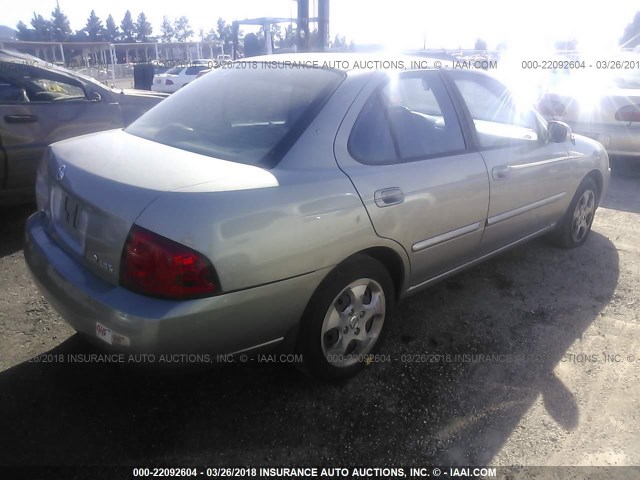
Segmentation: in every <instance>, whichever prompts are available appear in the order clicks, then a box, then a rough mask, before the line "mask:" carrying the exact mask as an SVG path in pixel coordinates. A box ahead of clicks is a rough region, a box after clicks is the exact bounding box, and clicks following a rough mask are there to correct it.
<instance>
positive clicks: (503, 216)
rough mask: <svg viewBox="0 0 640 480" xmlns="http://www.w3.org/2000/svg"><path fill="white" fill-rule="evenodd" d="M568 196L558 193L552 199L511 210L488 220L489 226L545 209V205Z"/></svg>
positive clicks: (548, 198)
mask: <svg viewBox="0 0 640 480" xmlns="http://www.w3.org/2000/svg"><path fill="white" fill-rule="evenodd" d="M566 194H567V192H562V193H558V194H556V195H553V196H551V197H547V198H543V199H542V200H538V201H537V202H533V203H530V204H529V205H525V206H524V207H520V208H516V209H514V210H509V211H508V212H504V213H500V214H499V215H494V216H493V217H489V218H487V225H495V224H496V223H499V222H502V221H503V220H508V219H509V218H512V217H515V216H516V215H520V214H522V213H526V212H528V211H530V210H535V209H536V208H540V207H544V206H545V205H549V204H550V203H553V202H555V201H557V200H560V199H561V198H562V197H564V196H565V195H566Z"/></svg>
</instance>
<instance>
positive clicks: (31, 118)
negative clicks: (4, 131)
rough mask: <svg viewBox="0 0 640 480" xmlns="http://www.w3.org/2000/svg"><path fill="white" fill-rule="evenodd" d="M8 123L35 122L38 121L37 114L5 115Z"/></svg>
mask: <svg viewBox="0 0 640 480" xmlns="http://www.w3.org/2000/svg"><path fill="white" fill-rule="evenodd" d="M4 119H5V121H6V122H7V123H33V122H37V121H38V116H37V115H5V116H4Z"/></svg>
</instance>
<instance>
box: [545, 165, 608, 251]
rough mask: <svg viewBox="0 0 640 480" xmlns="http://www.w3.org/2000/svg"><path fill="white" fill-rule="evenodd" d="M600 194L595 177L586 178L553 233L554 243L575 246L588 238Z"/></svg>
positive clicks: (565, 246)
mask: <svg viewBox="0 0 640 480" xmlns="http://www.w3.org/2000/svg"><path fill="white" fill-rule="evenodd" d="M598 195H599V192H598V187H597V185H596V183H595V182H594V181H593V179H591V178H589V177H587V178H585V179H584V180H583V181H582V183H581V184H580V186H579V187H578V190H577V191H576V194H575V195H574V197H573V200H572V201H571V204H570V205H569V208H568V210H567V212H566V213H565V214H564V216H563V217H562V219H561V220H560V221H559V222H558V226H557V227H556V230H555V231H554V232H553V234H552V235H551V240H552V241H553V243H555V244H556V245H558V246H560V247H562V248H575V247H578V246H580V245H582V244H583V243H584V242H585V241H586V240H587V237H588V235H589V232H590V231H591V225H592V224H593V217H594V216H595V213H596V209H597V208H598Z"/></svg>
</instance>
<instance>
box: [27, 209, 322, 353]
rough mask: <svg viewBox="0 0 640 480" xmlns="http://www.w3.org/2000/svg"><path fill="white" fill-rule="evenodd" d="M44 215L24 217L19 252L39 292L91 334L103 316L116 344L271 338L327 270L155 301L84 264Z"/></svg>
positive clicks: (253, 343)
mask: <svg viewBox="0 0 640 480" xmlns="http://www.w3.org/2000/svg"><path fill="white" fill-rule="evenodd" d="M41 215H42V214H41V212H38V213H35V214H34V215H32V216H31V217H30V218H29V219H28V220H27V224H26V236H27V242H26V245H25V250H24V253H25V259H26V262H27V265H28V267H29V269H30V270H31V274H32V276H33V278H34V280H35V282H36V284H37V286H38V289H39V290H40V292H41V293H42V294H43V295H44V296H45V298H46V299H47V300H48V301H49V303H51V305H52V306H53V307H54V308H55V309H56V310H57V311H58V312H59V313H60V315H61V316H62V317H63V318H64V319H65V320H66V321H67V322H68V323H69V324H70V325H71V326H72V327H73V328H74V329H75V330H76V331H78V332H81V333H84V334H86V335H88V336H91V337H96V324H97V322H100V323H101V324H102V325H104V326H105V327H107V328H109V329H111V330H112V331H113V332H114V336H115V337H117V338H120V337H123V338H126V339H127V341H126V343H128V345H126V343H125V344H124V345H122V344H121V345H119V346H120V347H122V346H124V348H129V349H131V350H136V351H140V350H142V351H173V352H191V351H207V352H212V353H232V352H237V351H241V350H250V349H252V348H256V347H259V346H262V345H264V344H266V343H273V344H276V343H278V342H279V341H281V340H283V339H284V337H285V336H286V335H287V334H288V333H289V332H291V331H292V330H293V329H294V327H296V326H297V324H298V322H299V319H300V318H301V316H302V314H303V312H304V309H305V307H306V305H307V303H308V301H309V299H310V298H311V295H312V294H313V292H314V291H315V289H316V287H317V285H318V284H319V283H320V281H321V280H322V279H323V278H324V276H325V275H326V274H327V273H328V270H329V269H323V270H318V271H315V272H312V273H309V274H306V275H301V276H299V277H295V278H292V279H288V280H282V281H278V282H274V283H271V284H268V285H263V286H260V287H255V288H250V289H247V290H242V291H238V292H233V293H228V294H223V295H220V296H217V297H211V298H205V299H198V300H189V301H173V300H161V299H154V298H149V297H145V296H142V295H138V294H136V293H133V292H131V291H129V290H127V289H124V288H121V287H118V286H113V285H111V284H109V283H107V282H105V281H104V280H102V279H100V278H99V277H97V276H95V275H94V274H93V273H91V272H89V271H88V270H86V269H85V268H84V267H82V265H80V264H79V263H78V262H76V261H75V260H74V259H73V258H72V257H70V256H69V255H68V254H67V253H66V252H64V251H63V250H62V249H61V248H60V247H58V245H57V244H55V243H54V242H53V240H52V239H51V238H50V237H49V235H48V234H47V232H46V231H45V230H44V228H43V223H42V220H41ZM105 345H106V344H105ZM116 346H117V345H116Z"/></svg>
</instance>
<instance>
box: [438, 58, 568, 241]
mask: <svg viewBox="0 0 640 480" xmlns="http://www.w3.org/2000/svg"><path fill="white" fill-rule="evenodd" d="M446 75H447V78H448V79H450V80H451V81H452V83H453V84H454V85H455V87H456V89H457V92H459V94H460V96H461V98H462V100H463V104H464V106H463V109H464V108H465V106H466V109H467V110H468V114H469V117H470V118H471V119H472V120H473V122H472V128H473V129H474V130H475V142H476V145H477V148H478V149H479V151H480V153H481V155H482V157H483V159H484V161H485V163H486V166H487V170H488V172H489V182H490V197H491V201H490V203H489V212H488V216H487V228H486V231H485V233H484V237H483V240H482V252H483V253H487V252H489V251H493V250H495V249H497V248H500V247H501V246H504V245H507V244H509V243H512V242H514V241H517V240H519V239H521V238H524V237H526V236H528V235H531V234H534V233H537V232H539V231H540V230H542V229H545V228H547V227H549V226H551V225H552V224H553V223H554V222H556V221H557V220H558V218H560V216H561V215H562V214H563V212H564V210H565V209H566V208H567V204H568V202H569V201H570V197H571V195H572V193H573V192H569V191H568V187H569V186H570V185H573V184H574V182H573V180H572V171H571V161H570V159H569V156H568V148H569V144H568V142H567V143H552V142H549V141H548V140H547V134H546V127H545V125H544V122H543V120H542V119H541V118H540V117H539V115H538V114H537V113H536V112H534V111H533V110H532V109H531V108H529V107H525V106H520V105H518V104H517V102H516V100H515V99H514V98H512V97H511V95H510V93H509V91H508V90H507V88H506V87H505V86H504V85H503V84H502V83H500V82H499V81H498V80H496V79H494V78H492V77H490V76H488V75H485V74H482V73H479V72H473V71H463V70H452V71H448V72H446Z"/></svg>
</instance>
